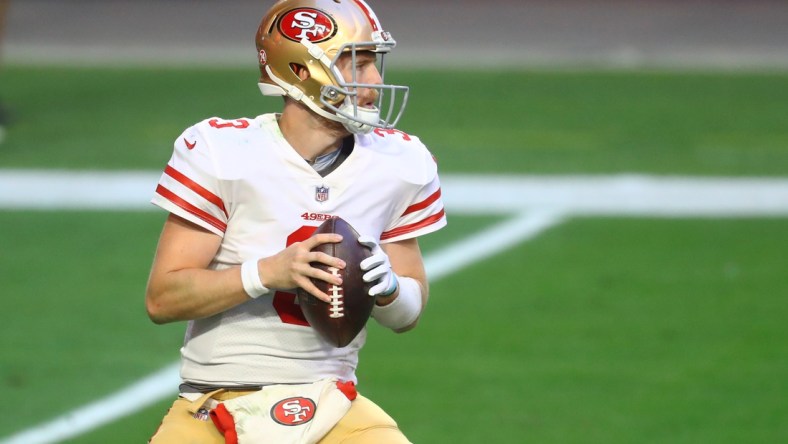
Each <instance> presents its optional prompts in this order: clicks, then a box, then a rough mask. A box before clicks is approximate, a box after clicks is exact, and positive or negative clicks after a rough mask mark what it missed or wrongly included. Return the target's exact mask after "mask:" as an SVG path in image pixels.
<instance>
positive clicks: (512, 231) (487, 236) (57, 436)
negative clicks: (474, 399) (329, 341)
mask: <svg viewBox="0 0 788 444" xmlns="http://www.w3.org/2000/svg"><path fill="white" fill-rule="evenodd" d="M560 222H561V217H560V215H559V214H557V213H554V212H543V211H536V212H533V213H531V212H526V213H523V214H519V215H517V216H516V217H514V218H512V219H511V220H507V221H505V222H503V223H500V224H497V225H494V226H493V227H491V228H488V229H486V230H483V231H481V232H480V233H477V234H475V235H473V236H470V237H468V238H466V239H464V240H462V241H460V242H456V243H454V244H451V245H449V246H448V247H445V248H443V249H441V250H438V251H436V252H435V253H432V254H430V255H429V256H427V257H426V258H425V266H426V268H427V273H428V274H429V275H430V280H431V281H433V282H434V281H437V280H438V279H441V278H443V277H445V276H448V275H450V274H452V273H455V272H457V271H459V270H460V269H462V268H465V267H467V266H470V265H473V264H474V263H477V262H480V261H482V260H484V259H486V258H488V257H490V256H493V255H495V254H498V253H500V252H502V251H504V250H506V249H509V248H512V247H514V246H516V245H518V244H519V243H521V242H523V241H525V240H527V239H531V238H533V237H535V236H537V235H538V234H539V233H541V232H542V231H544V230H546V229H548V228H550V227H551V226H553V225H555V224H558V223H560ZM179 382H180V381H179V377H178V365H177V364H172V365H170V366H167V367H165V368H163V369H162V370H160V371H158V372H156V373H154V374H152V375H150V376H148V377H146V378H144V379H142V380H140V381H138V382H136V383H134V384H132V385H131V386H129V387H127V388H125V389H122V390H120V391H118V392H116V393H114V394H111V395H109V396H107V397H105V398H103V399H100V400H98V401H95V402H93V403H90V404H88V405H86V406H83V407H80V408H78V409H76V410H72V411H71V412H68V413H66V414H64V415H62V416H59V417H57V418H55V419H53V420H51V421H49V422H47V423H43V424H40V425H37V426H34V427H32V428H30V429H27V430H23V431H21V432H19V433H17V434H15V435H13V436H10V437H7V438H5V439H3V440H2V441H0V444H48V443H55V442H59V441H62V440H65V439H69V438H73V437H75V436H79V435H82V434H84V433H87V432H89V431H91V430H94V429H96V428H98V427H101V426H102V425H105V424H107V423H110V422H112V421H115V420H117V419H120V418H122V417H124V416H127V415H130V414H133V413H135V412H137V411H140V410H142V409H144V408H145V407H148V406H150V405H151V404H154V403H156V402H158V401H160V400H163V399H165V398H167V397H172V396H174V395H175V393H176V391H177V387H178V384H179Z"/></svg>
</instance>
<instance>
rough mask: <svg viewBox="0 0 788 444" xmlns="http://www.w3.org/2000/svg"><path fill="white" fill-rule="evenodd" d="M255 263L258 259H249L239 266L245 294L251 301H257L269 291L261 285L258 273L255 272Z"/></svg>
mask: <svg viewBox="0 0 788 444" xmlns="http://www.w3.org/2000/svg"><path fill="white" fill-rule="evenodd" d="M257 261H259V259H249V260H248V261H246V262H244V263H243V264H242V265H241V282H242V283H243V285H244V290H245V291H246V294H248V295H249V297H250V298H252V299H257V298H259V297H260V296H262V295H264V294H268V293H269V292H270V291H271V290H269V289H268V288H266V286H265V285H263V281H262V280H261V279H260V273H259V272H258V271H257Z"/></svg>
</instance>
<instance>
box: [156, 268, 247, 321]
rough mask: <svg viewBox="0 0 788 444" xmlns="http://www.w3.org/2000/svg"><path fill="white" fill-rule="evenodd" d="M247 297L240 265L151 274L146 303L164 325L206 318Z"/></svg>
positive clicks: (241, 301) (239, 302)
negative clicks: (227, 267) (158, 274)
mask: <svg viewBox="0 0 788 444" xmlns="http://www.w3.org/2000/svg"><path fill="white" fill-rule="evenodd" d="M248 300H249V295H248V294H246V292H245V291H244V288H243V285H242V283H241V269H240V267H233V268H230V269H226V270H219V271H217V270H202V269H185V270H176V271H169V272H166V273H163V274H162V275H160V276H151V279H150V281H149V283H148V289H147V292H146V297H145V305H146V308H147V311H148V316H149V317H150V319H151V320H152V321H153V322H155V323H157V324H164V323H167V322H174V321H184V320H192V319H200V318H205V317H208V316H212V315H215V314H217V313H221V312H223V311H225V310H228V309H230V308H232V307H235V306H236V305H238V304H241V303H243V302H246V301H248Z"/></svg>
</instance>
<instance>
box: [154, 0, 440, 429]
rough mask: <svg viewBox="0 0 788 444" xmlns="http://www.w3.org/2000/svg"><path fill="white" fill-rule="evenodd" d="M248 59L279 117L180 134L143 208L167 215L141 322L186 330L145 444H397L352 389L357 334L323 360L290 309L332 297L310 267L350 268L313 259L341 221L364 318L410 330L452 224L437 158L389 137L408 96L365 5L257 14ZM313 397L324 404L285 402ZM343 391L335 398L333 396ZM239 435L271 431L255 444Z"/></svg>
mask: <svg viewBox="0 0 788 444" xmlns="http://www.w3.org/2000/svg"><path fill="white" fill-rule="evenodd" d="M256 45H257V51H258V52H257V54H258V63H259V67H260V74H261V76H260V81H259V87H260V90H261V92H262V93H263V94H264V95H267V96H282V97H283V101H284V104H283V108H282V110H281V112H280V113H270V114H263V115H260V116H257V117H252V118H229V119H226V118H218V117H213V118H209V119H206V120H204V121H202V122H199V123H197V124H196V125H194V126H192V127H190V128H188V129H186V130H185V131H184V132H183V133H182V134H181V135H180V136H179V137H178V138H177V139H176V141H175V144H174V152H173V154H172V157H171V159H170V161H169V162H168V164H167V165H166V167H165V169H164V173H163V174H162V176H161V179H160V180H159V183H158V187H157V189H156V192H155V195H154V197H153V198H152V202H153V203H154V204H155V205H158V206H159V207H161V208H163V209H164V210H166V211H168V212H169V213H170V214H169V215H168V218H167V220H166V222H165V223H164V227H163V230H162V233H161V236H160V239H159V244H158V247H157V251H156V255H155V258H154V260H153V264H152V267H151V273H150V278H149V281H148V286H147V291H146V307H147V311H148V315H149V317H150V318H151V319H152V320H153V322H155V323H159V324H160V323H167V322H173V321H188V327H187V329H186V334H185V339H184V344H183V347H182V349H181V357H182V359H181V361H182V363H181V378H182V384H181V386H180V396H179V397H178V398H177V399H176V400H175V402H174V404H173V405H172V408H171V409H170V410H169V412H168V413H167V414H166V416H165V417H164V419H163V421H162V423H161V425H160V427H159V429H158V431H157V432H156V433H155V435H154V436H153V437H152V439H151V442H153V443H155V444H160V443H192V442H194V443H196V442H199V443H214V442H215V443H223V442H225V438H226V439H227V441H226V442H233V441H232V440H233V439H235V437H236V436H237V439H238V440H239V441H240V442H243V441H244V440H246V442H276V443H283V442H320V443H339V442H342V443H346V444H352V443H407V442H409V441H408V439H407V438H406V437H405V435H404V434H403V433H402V432H401V431H400V430H399V428H398V426H397V424H396V422H395V421H394V420H393V419H392V418H391V417H390V416H389V415H387V414H386V413H385V412H384V411H383V410H382V409H381V408H380V407H378V406H377V405H376V404H375V403H373V402H372V401H371V400H369V399H367V398H365V397H364V396H362V395H361V394H358V392H356V391H355V386H354V385H353V384H355V383H357V379H356V374H355V370H356V367H357V364H358V353H359V350H360V349H361V347H362V346H363V345H364V342H365V338H366V332H365V331H362V332H361V333H360V334H359V335H358V336H357V337H356V339H355V340H353V342H351V343H350V345H348V346H346V347H342V348H336V347H333V346H331V345H330V344H328V343H327V342H325V341H324V340H323V339H322V338H321V337H320V336H318V334H317V333H316V332H315V331H314V330H313V329H312V328H310V327H309V324H308V322H306V320H305V319H304V316H303V313H302V312H301V310H300V308H299V306H298V305H297V304H296V297H295V294H294V293H295V290H294V289H296V288H298V287H300V288H303V289H304V290H306V291H308V292H310V293H312V294H313V295H314V296H316V297H317V298H320V299H322V300H324V301H329V296H328V295H327V294H325V293H324V292H322V291H320V290H319V289H318V288H317V287H316V286H315V285H314V283H313V282H312V279H316V280H322V281H325V282H328V283H333V284H337V285H339V284H341V280H340V279H339V278H338V277H336V276H334V275H332V274H329V273H327V272H325V271H322V270H320V269H318V268H316V267H314V266H313V264H317V263H320V264H325V265H327V266H331V267H337V268H340V269H341V268H343V267H345V265H346V264H344V263H343V262H342V261H341V260H339V259H338V258H335V257H331V256H328V255H326V254H323V253H317V252H312V251H311V250H312V249H313V248H314V247H316V246H317V245H320V244H324V243H330V242H338V241H339V240H340V238H339V237H338V235H335V234H320V235H316V236H311V235H312V233H313V232H314V231H315V229H316V227H317V226H318V225H320V224H321V223H322V222H323V221H324V220H326V219H327V218H330V217H332V216H341V217H342V218H343V219H345V220H346V221H347V222H349V223H350V224H351V225H352V226H353V227H354V228H355V229H356V230H357V231H358V232H359V233H361V234H362V235H363V236H362V238H361V240H360V241H361V242H363V243H364V244H365V245H367V246H369V247H370V248H372V250H373V256H372V258H370V259H368V260H366V261H364V262H363V263H362V269H363V273H364V274H365V280H367V281H370V282H373V283H374V285H373V286H372V287H371V289H370V291H369V292H370V295H371V296H376V297H377V299H376V305H375V308H374V309H373V313H372V317H373V318H374V319H375V320H376V321H377V322H378V323H380V324H381V325H383V326H385V327H387V328H390V329H392V330H394V331H396V332H404V331H407V330H410V329H412V328H413V327H414V326H415V325H416V323H417V321H418V319H419V316H420V314H421V312H422V310H423V308H424V306H425V304H426V301H427V297H428V285H427V276H426V273H425V270H424V264H423V259H422V255H421V252H420V249H419V243H418V240H417V238H418V237H419V236H421V235H424V234H427V233H430V232H433V231H436V230H438V229H440V228H442V227H443V226H444V225H445V224H446V217H445V214H444V209H443V203H442V201H441V188H440V183H439V179H438V174H437V166H436V164H435V160H434V158H433V156H432V155H431V154H430V153H429V151H428V150H427V149H426V147H425V146H424V145H423V144H422V142H421V141H420V140H419V139H418V138H417V137H415V136H412V135H409V134H406V133H404V132H402V131H399V130H397V129H395V125H396V122H397V120H398V119H399V117H400V116H401V114H402V111H403V109H404V108H405V105H406V103H407V94H408V88H407V87H405V86H397V85H390V84H387V83H385V82H384V79H383V74H384V69H383V66H384V65H383V60H384V57H386V55H387V54H389V53H390V52H391V51H392V50H393V49H394V47H395V45H396V43H395V40H394V39H393V38H392V36H391V35H390V34H389V33H388V32H386V31H385V30H384V29H383V28H382V26H381V24H380V21H379V20H378V18H377V17H376V15H375V13H374V12H373V10H372V9H371V8H370V7H369V5H367V4H366V3H365V2H364V1H363V0H282V1H279V2H277V3H276V4H274V5H273V7H271V9H270V10H269V11H268V12H267V13H266V14H265V15H264V17H263V19H262V21H261V23H260V27H259V29H258V31H257V35H256ZM326 381H328V382H326ZM305 384H318V387H322V388H319V390H318V392H320V393H321V395H320V396H317V395H316V396H315V399H312V398H309V399H306V398H305V397H287V393H288V392H287V391H288V390H291V387H294V386H303V385H305ZM310 387H311V386H310ZM337 388H339V390H340V391H341V393H342V396H334V395H335V393H334V395H332V394H331V393H333V392H335V391H336V389H337ZM326 393H328V394H327V395H326ZM332 396H334V397H332ZM285 401H286V402H285ZM302 401H303V402H302ZM311 402H314V403H316V405H313V404H311ZM323 404H325V407H322V408H321V406H322V405H323ZM250 405H251V407H250ZM225 406H226V408H225ZM228 412H229V416H228V415H227V413H228ZM315 412H317V414H315ZM320 412H333V413H334V414H333V417H332V415H327V414H324V415H323V416H322V417H321V416H320V415H321V413H320ZM222 418H224V419H227V418H229V419H230V424H229V425H228V424H227V423H226V422H225V423H222ZM288 421H291V422H288ZM244 424H247V426H246V427H245V426H244ZM248 424H265V425H264V426H265V427H269V426H270V427H269V428H268V429H266V432H265V435H264V436H265V438H259V437H258V436H257V435H254V433H256V432H255V431H253V430H250V429H253V428H255V427H251V426H248ZM277 424H279V425H283V424H284V425H286V426H288V427H280V428H279V429H277V428H276V425H277ZM293 426H303V427H293ZM261 427H263V426H261ZM280 429H281V430H280ZM285 429H286V430H285ZM292 430H295V432H291V431H292ZM280 433H281V435H280ZM260 436H262V435H260ZM242 437H243V438H242ZM261 439H262V440H261Z"/></svg>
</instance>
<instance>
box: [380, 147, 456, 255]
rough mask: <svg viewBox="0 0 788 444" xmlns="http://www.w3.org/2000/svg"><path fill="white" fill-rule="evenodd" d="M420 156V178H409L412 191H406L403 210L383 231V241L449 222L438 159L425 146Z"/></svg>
mask: <svg viewBox="0 0 788 444" xmlns="http://www.w3.org/2000/svg"><path fill="white" fill-rule="evenodd" d="M422 147H423V145H422ZM420 160H421V163H422V165H423V168H422V169H421V171H422V172H423V174H419V176H421V178H420V179H419V180H414V178H413V177H410V178H409V180H408V181H407V182H409V183H408V188H409V192H407V193H405V195H406V196H408V198H407V200H406V201H404V205H402V206H401V207H400V208H401V212H400V213H399V214H398V216H397V217H396V218H395V220H394V221H393V223H392V224H391V226H389V227H387V229H386V231H384V232H383V233H382V234H381V236H380V241H381V243H388V242H396V241H400V240H404V239H410V238H413V237H418V236H422V235H425V234H427V233H432V232H433V231H437V230H439V229H441V228H443V227H444V226H446V223H447V222H446V212H445V210H444V207H443V200H442V199H441V184H440V179H439V178H438V171H437V165H436V162H435V159H434V158H433V157H432V155H431V154H430V153H429V152H428V151H427V149H426V148H423V153H422V157H421V159H420ZM408 169H409V170H410V171H413V170H419V169H418V168H412V165H411V168H408ZM402 208H404V209H402Z"/></svg>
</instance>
